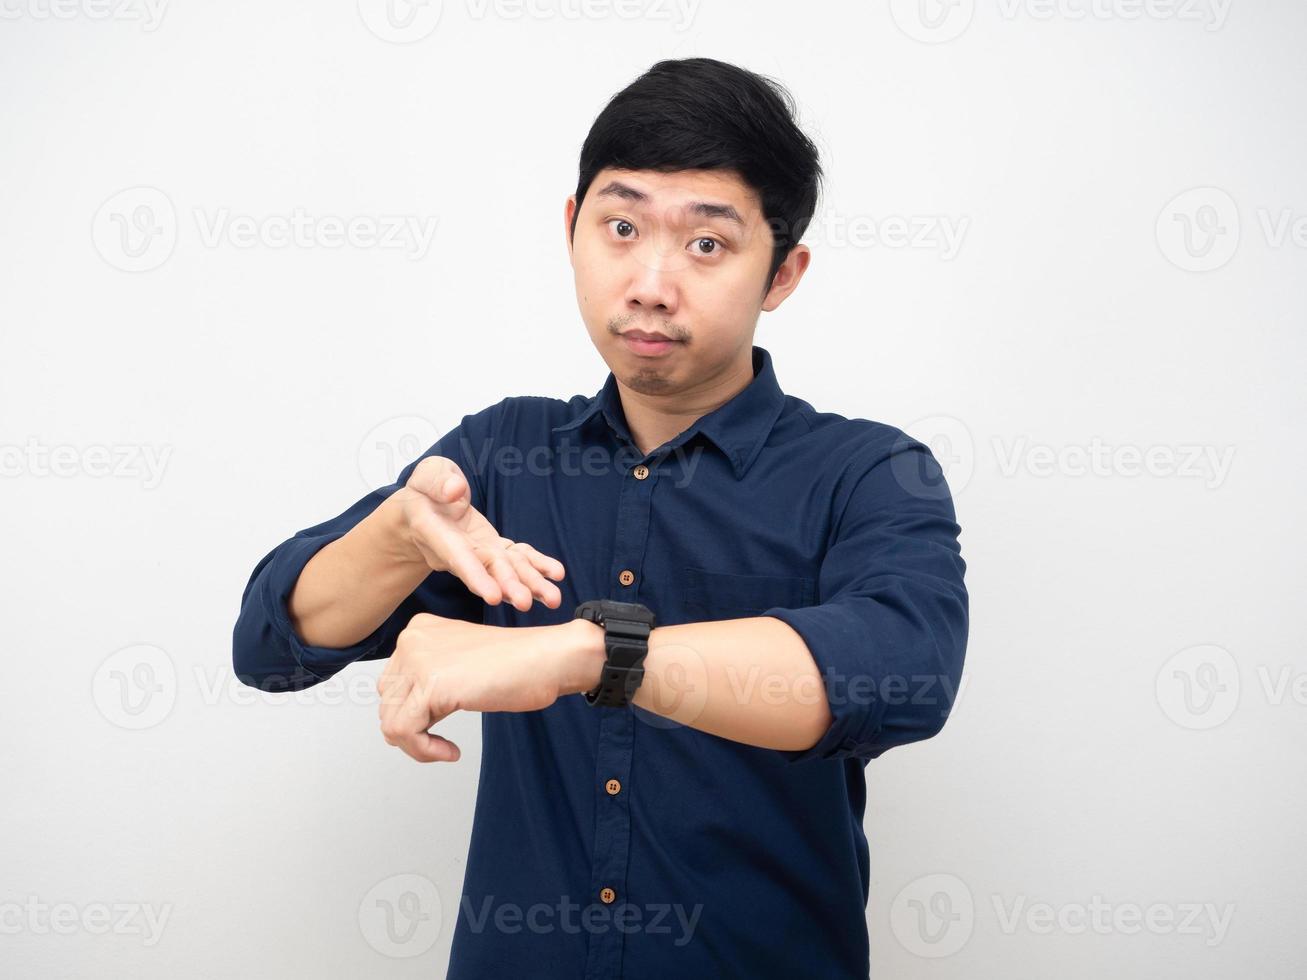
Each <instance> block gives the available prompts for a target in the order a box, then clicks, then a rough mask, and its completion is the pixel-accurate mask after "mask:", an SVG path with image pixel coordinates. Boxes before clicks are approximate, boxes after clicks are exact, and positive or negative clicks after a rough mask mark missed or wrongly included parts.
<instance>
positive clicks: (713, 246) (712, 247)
mask: <svg viewBox="0 0 1307 980" xmlns="http://www.w3.org/2000/svg"><path fill="white" fill-rule="evenodd" d="M694 244H695V245H697V246H701V247H702V246H705V245H706V246H707V248H706V249H704V250H703V251H700V252H699V254H700V255H712V254H714V253H715V252H716V251H717V246H719V245H720V244H721V242H719V241H717V239H715V238H696V239H695V240H694Z"/></svg>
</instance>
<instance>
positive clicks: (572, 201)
mask: <svg viewBox="0 0 1307 980" xmlns="http://www.w3.org/2000/svg"><path fill="white" fill-rule="evenodd" d="M575 213H576V195H575V194H569V195H567V200H566V201H565V202H564V204H563V238H564V239H565V240H566V241H567V261H568V262H571V261H572V215H573V214H575Z"/></svg>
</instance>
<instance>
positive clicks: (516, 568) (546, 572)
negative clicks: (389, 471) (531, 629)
mask: <svg viewBox="0 0 1307 980" xmlns="http://www.w3.org/2000/svg"><path fill="white" fill-rule="evenodd" d="M395 496H396V498H398V502H399V507H400V513H401V515H402V517H401V522H402V527H401V534H402V535H403V537H404V539H405V546H406V547H407V548H408V549H409V550H416V552H417V555H418V556H420V559H419V560H421V561H425V562H426V564H427V565H428V567H430V568H431V570H432V571H436V572H452V573H453V574H454V575H456V576H458V578H459V579H461V580H462V582H463V584H464V585H466V586H467V587H468V589H469V590H470V591H471V592H473V593H474V594H476V595H478V596H480V597H481V598H482V599H484V600H485V601H486V602H487V603H488V604H489V605H492V606H495V605H498V604H499V602H500V601H501V600H502V599H504V598H505V597H507V598H508V600H509V602H511V603H512V605H513V608H514V609H517V610H518V611H519V612H528V611H529V610H530V609H531V604H532V602H533V601H534V599H539V600H540V601H541V602H543V603H544V604H545V605H546V606H548V607H549V608H550V609H557V608H558V607H559V606H560V605H561V604H562V602H563V594H562V592H561V591H559V589H558V586H556V585H554V584H553V583H552V582H549V581H547V580H546V578H545V576H548V577H549V578H551V579H554V580H555V581H562V579H563V575H564V570H563V563H562V562H560V561H559V560H558V559H556V558H551V557H549V556H548V555H544V554H541V553H540V552H538V551H536V549H535V548H533V547H531V545H529V544H527V543H526V542H525V541H513V540H511V539H510V538H505V537H502V536H501V535H500V534H499V532H498V531H496V530H495V529H494V527H493V526H492V525H491V523H490V522H489V521H488V520H486V519H485V517H484V516H483V515H482V514H481V513H480V512H479V511H478V510H477V509H476V508H475V507H473V506H472V490H471V487H470V486H469V485H468V481H467V477H465V476H464V475H463V471H462V470H461V469H460V468H459V466H458V464H457V463H455V462H454V461H453V460H452V459H448V458H447V457H444V456H428V457H426V458H425V459H423V460H421V461H420V462H419V463H418V465H417V466H416V467H415V468H414V470H413V473H412V475H411V476H410V477H409V479H408V483H407V484H406V485H405V486H403V487H401V488H400V489H399V490H397V491H396V492H395Z"/></svg>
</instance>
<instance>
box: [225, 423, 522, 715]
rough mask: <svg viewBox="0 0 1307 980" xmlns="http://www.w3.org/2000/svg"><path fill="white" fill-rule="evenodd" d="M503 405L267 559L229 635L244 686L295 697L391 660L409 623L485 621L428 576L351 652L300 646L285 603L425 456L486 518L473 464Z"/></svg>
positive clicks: (452, 581)
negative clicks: (448, 463) (353, 668)
mask: <svg viewBox="0 0 1307 980" xmlns="http://www.w3.org/2000/svg"><path fill="white" fill-rule="evenodd" d="M502 404H503V402H502V401H501V402H499V403H497V404H495V405H492V406H490V407H489V408H485V409H483V410H481V411H480V412H477V413H476V414H474V415H465V416H464V417H463V421H462V422H461V423H460V424H459V425H457V426H455V427H454V428H453V429H451V430H450V431H449V432H447V433H445V435H444V436H442V437H441V438H440V440H439V441H437V442H436V443H435V445H433V446H431V447H430V448H429V449H427V450H426V452H424V453H423V454H422V455H421V456H419V457H418V458H417V459H415V460H413V461H412V462H410V463H409V464H408V465H407V466H405V467H404V468H403V470H401V471H400V474H399V476H398V477H396V479H395V482H394V483H391V484H390V485H389V486H385V487H380V488H378V489H376V490H373V491H372V492H371V493H369V494H367V495H366V496H364V497H362V498H360V499H359V500H357V501H356V502H355V503H354V504H353V505H351V506H350V507H349V508H348V509H346V510H345V511H344V512H343V513H340V514H338V515H337V516H335V517H333V518H331V519H330V520H328V521H324V522H323V523H321V524H317V525H314V526H313V527H309V528H305V529H304V530H302V531H297V532H296V533H295V534H294V535H292V536H291V537H290V538H288V539H287V540H285V541H283V542H282V543H281V544H279V545H277V547H275V548H274V549H272V551H270V552H268V554H266V555H264V557H263V558H262V559H261V560H260V561H259V563H258V564H257V565H256V566H255V567H254V571H253V573H252V574H251V575H250V579H249V582H248V584H247V585H246V587H245V592H244V594H243V595H242V597H241V606H240V613H239V615H238V616H237V619H236V625H235V628H234V629H233V631H232V665H233V668H234V670H235V673H236V676H237V677H238V678H239V679H240V681H241V682H242V683H244V684H247V685H249V686H251V687H257V688H259V689H261V690H264V691H298V690H301V689H303V688H306V687H312V686H313V685H314V684H318V683H320V682H321V681H325V680H327V679H328V678H330V677H331V676H332V675H333V674H336V673H337V672H339V671H340V670H342V669H343V668H344V667H346V666H347V665H349V664H351V663H353V662H355V661H356V660H380V659H382V658H385V657H388V656H390V655H391V653H393V652H394V650H395V643H396V641H397V640H398V639H399V634H400V633H401V632H403V630H404V627H405V626H407V625H408V622H409V620H410V619H412V618H413V617H414V616H415V615H417V614H418V613H421V612H429V613H434V614H436V615H438V616H447V617H450V618H456V619H464V620H467V621H469V622H481V621H482V615H483V608H484V601H483V600H482V599H481V597H480V596H477V595H475V594H474V593H472V592H470V591H469V590H468V588H467V586H466V585H464V584H463V582H462V580H461V579H459V578H458V577H457V576H456V575H454V574H452V573H450V572H432V573H431V574H430V575H428V576H427V578H426V579H425V580H424V581H423V582H422V584H421V585H419V586H418V587H417V588H416V589H415V590H414V591H413V592H412V593H410V594H409V595H408V596H407V597H406V598H405V599H404V600H403V601H402V602H401V603H400V604H399V606H398V608H396V609H395V611H394V612H393V613H392V614H391V615H390V616H389V617H388V618H387V619H386V621H385V622H383V623H382V624H381V625H380V626H378V627H377V628H376V629H375V630H374V631H373V632H372V633H371V635H369V636H367V637H364V638H363V639H362V640H360V641H359V642H358V643H355V644H353V645H352V646H348V647H322V646H311V645H310V644H308V643H305V642H304V641H303V640H302V639H301V638H300V636H299V635H298V634H297V633H296V632H295V629H294V627H293V626H292V625H291V620H290V613H289V610H288V607H287V603H288V601H289V598H290V594H291V591H292V590H293V589H294V587H295V583H296V582H297V581H298V579H299V576H300V572H301V571H303V569H304V566H305V565H307V564H308V562H309V559H310V558H312V557H313V556H314V555H315V554H317V553H318V552H319V551H320V550H321V549H322V548H324V547H326V546H327V545H328V544H330V543H331V542H332V541H335V540H336V539H337V538H339V537H341V536H343V535H344V534H345V533H346V532H347V531H349V530H350V528H352V527H354V526H355V525H356V524H358V523H359V521H361V520H363V518H365V517H367V516H368V515H369V514H371V513H372V512H373V511H374V510H376V508H377V507H378V506H379V505H380V504H381V503H382V501H384V500H385V499H386V498H388V497H389V496H390V495H391V494H392V493H394V492H395V491H396V490H398V489H399V488H400V487H402V486H404V485H405V484H406V483H407V482H408V479H409V477H410V476H411V475H412V473H413V470H414V469H416V468H417V465H418V463H419V462H421V461H422V460H423V459H426V458H427V457H428V456H445V457H448V458H449V459H452V460H453V461H454V462H456V463H457V464H458V466H459V468H460V469H462V471H463V474H464V475H465V476H466V477H467V480H468V485H469V487H470V489H471V495H472V506H474V507H475V508H477V510H480V511H481V512H482V513H485V509H486V485H485V477H486V474H484V473H480V472H478V471H477V461H478V460H479V459H482V458H488V456H483V455H482V452H483V450H484V448H485V447H487V446H488V444H489V443H488V440H490V439H491V438H492V437H493V424H494V420H495V418H496V416H497V415H498V409H499V407H500V406H501V405H502Z"/></svg>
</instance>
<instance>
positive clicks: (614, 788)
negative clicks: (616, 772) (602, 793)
mask: <svg viewBox="0 0 1307 980" xmlns="http://www.w3.org/2000/svg"><path fill="white" fill-rule="evenodd" d="M604 789H606V790H608V795H609V796H616V795H617V794H618V793H620V792H621V791H622V784H621V783H619V782H618V781H617V780H616V779H610V780H608V782H606V783H604Z"/></svg>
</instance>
